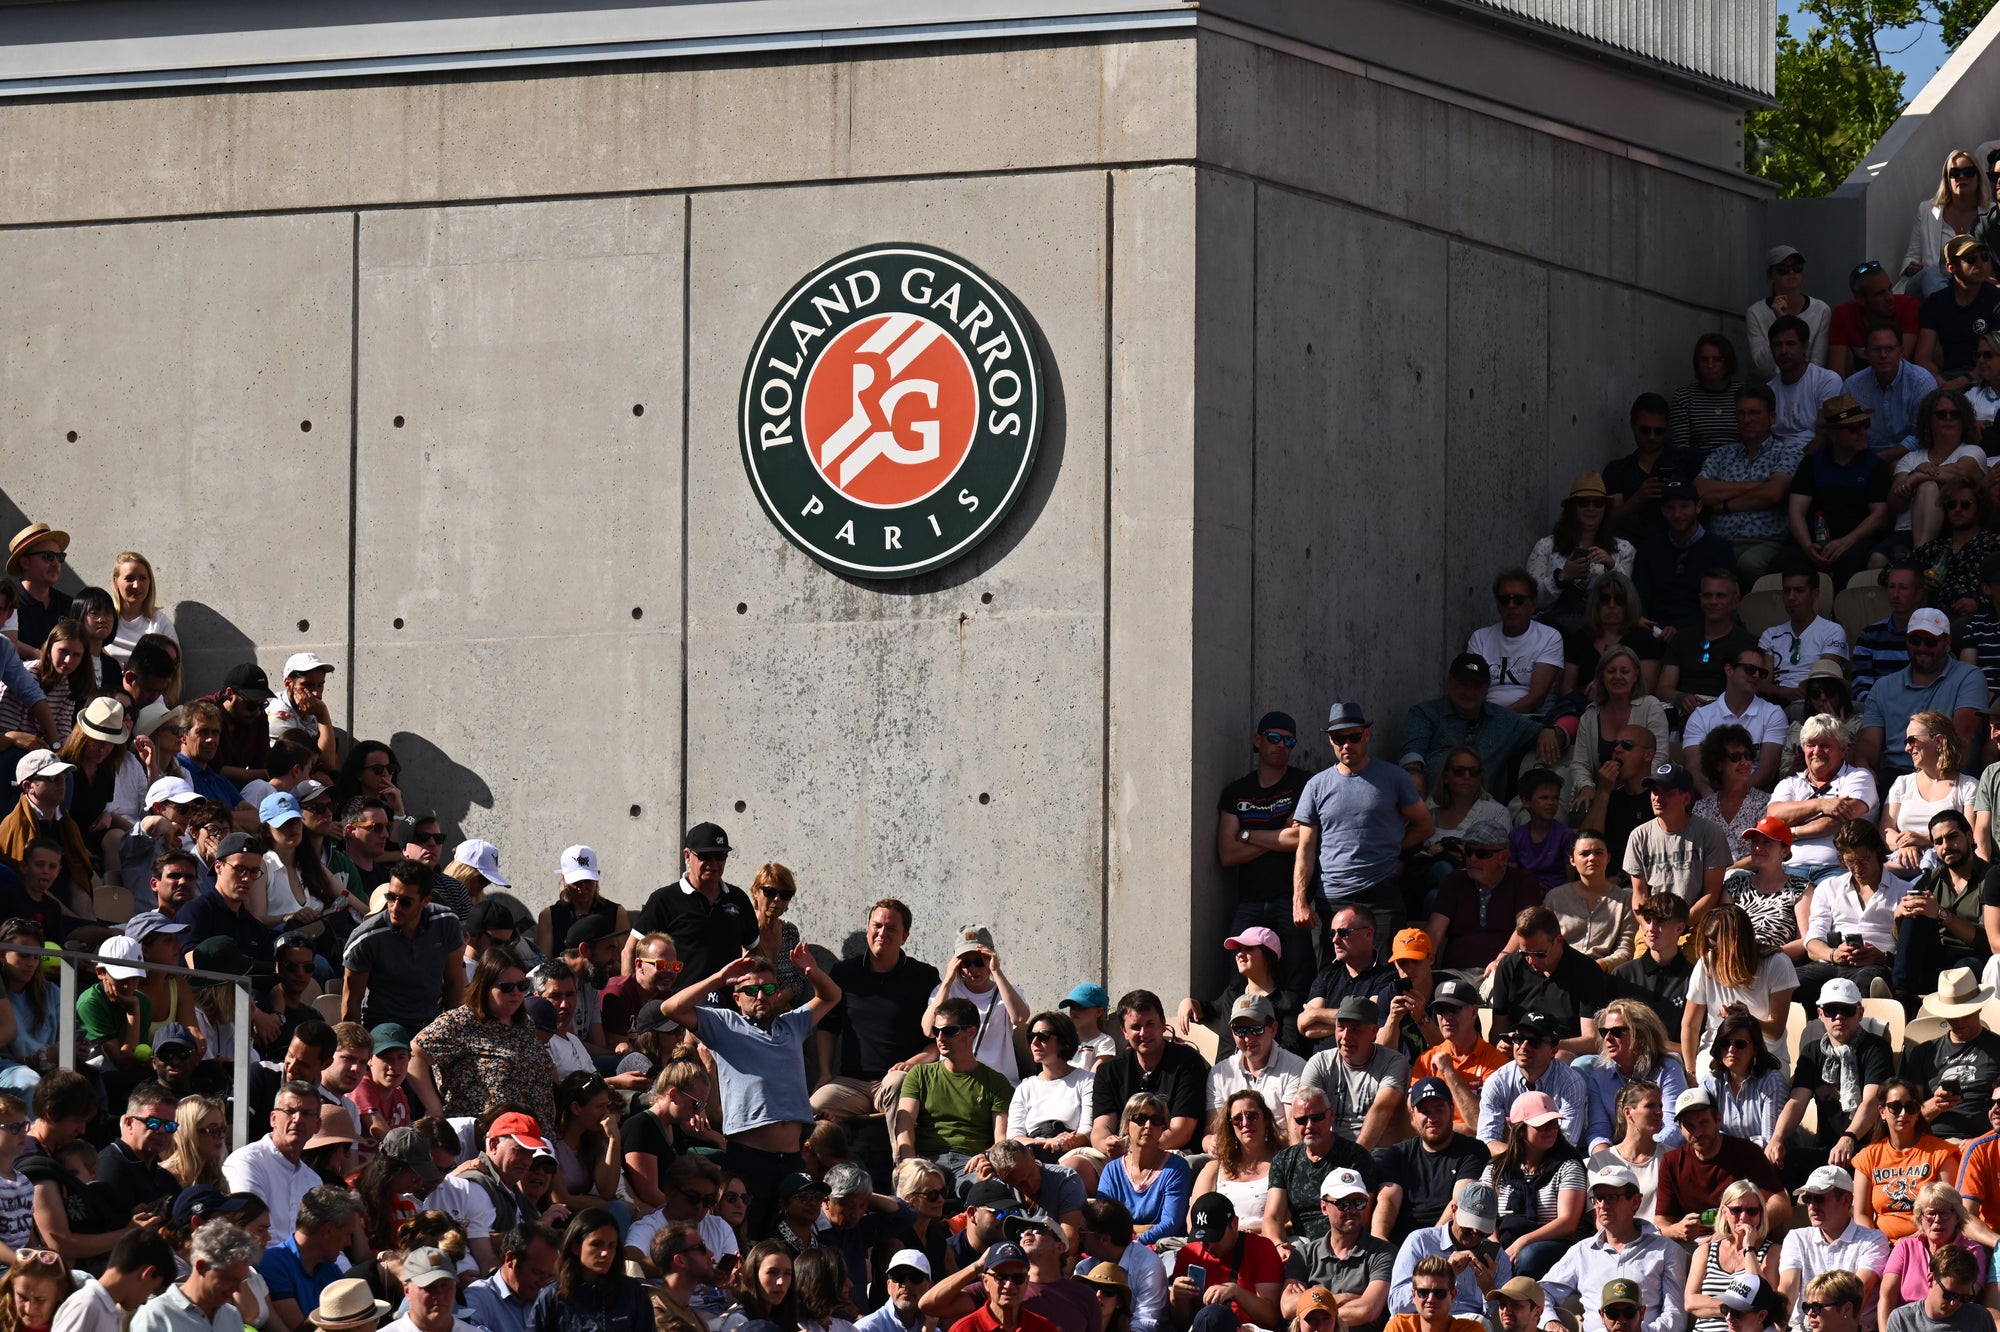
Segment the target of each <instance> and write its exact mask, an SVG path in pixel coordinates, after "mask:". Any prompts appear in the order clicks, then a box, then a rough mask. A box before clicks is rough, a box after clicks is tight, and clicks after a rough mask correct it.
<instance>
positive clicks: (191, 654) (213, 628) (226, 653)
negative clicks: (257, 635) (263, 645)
mask: <svg viewBox="0 0 2000 1332" xmlns="http://www.w3.org/2000/svg"><path fill="white" fill-rule="evenodd" d="M172 613H173V617H174V632H175V633H176V634H177V635H179V637H180V640H181V701H182V702H183V703H185V702H187V701H188V700H189V699H193V698H200V697H202V696H203V695H205V694H212V693H214V692H215V691H216V690H218V689H220V688H222V677H223V676H225V675H227V674H228V673H229V668H230V667H231V666H235V665H237V664H238V663H240V662H246V661H255V660H257V644H256V643H254V642H252V641H251V638H250V635H248V634H246V633H244V632H243V631H242V630H241V629H238V628H237V627H236V623H235V621H233V620H231V619H230V618H229V617H228V616H227V615H224V614H223V613H222V612H221V611H219V610H217V609H216V608H215V607H213V606H211V605H209V604H207V603H206V602H201V601H183V602H180V603H179V604H178V605H176V606H175V607H174V609H173V612H172Z"/></svg>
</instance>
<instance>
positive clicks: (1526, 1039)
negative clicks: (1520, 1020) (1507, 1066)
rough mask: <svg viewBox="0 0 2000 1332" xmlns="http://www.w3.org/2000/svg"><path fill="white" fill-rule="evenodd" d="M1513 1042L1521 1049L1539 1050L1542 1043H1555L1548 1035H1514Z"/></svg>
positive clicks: (1533, 955)
mask: <svg viewBox="0 0 2000 1332" xmlns="http://www.w3.org/2000/svg"><path fill="white" fill-rule="evenodd" d="M1528 956H1529V957H1546V956H1547V954H1545V953H1529V954H1528ZM1514 1042H1515V1044H1517V1045H1519V1046H1520V1047H1521V1048H1522V1049H1523V1050H1539V1049H1541V1048H1542V1047H1543V1046H1544V1045H1554V1044H1555V1041H1554V1040H1553V1039H1551V1038H1550V1037H1547V1036H1516V1037H1515V1038H1514Z"/></svg>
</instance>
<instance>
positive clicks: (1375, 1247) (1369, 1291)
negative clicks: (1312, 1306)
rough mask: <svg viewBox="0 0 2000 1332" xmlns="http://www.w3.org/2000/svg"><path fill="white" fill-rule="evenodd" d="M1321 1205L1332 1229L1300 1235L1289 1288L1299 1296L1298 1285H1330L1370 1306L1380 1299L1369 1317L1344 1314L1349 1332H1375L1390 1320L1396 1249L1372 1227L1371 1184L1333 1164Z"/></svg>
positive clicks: (1288, 1271)
mask: <svg viewBox="0 0 2000 1332" xmlns="http://www.w3.org/2000/svg"><path fill="white" fill-rule="evenodd" d="M1320 1211H1321V1212H1322V1213H1324V1214H1325V1216H1326V1219H1327V1233H1326V1234H1325V1235H1324V1236H1321V1237H1319V1238H1317V1239H1299V1240H1296V1241H1294V1243H1293V1245H1292V1254H1291V1257H1289V1258H1287V1259H1286V1260H1285V1289H1286V1293H1287V1294H1289V1295H1292V1296H1293V1297H1294V1298H1296V1290H1295V1289H1294V1288H1295V1287H1297V1288H1302V1289H1306V1290H1310V1289H1311V1288H1312V1287H1314V1286H1324V1287H1326V1289H1328V1290H1330V1291H1332V1292H1333V1293H1334V1294H1336V1295H1357V1296H1360V1297H1361V1303H1362V1304H1363V1306H1364V1307H1365V1306H1366V1305H1369V1304H1375V1307H1376V1308H1377V1309H1379V1310H1380V1312H1379V1313H1377V1314H1376V1316H1375V1317H1374V1318H1371V1319H1369V1320H1367V1321H1365V1322H1355V1323H1348V1322H1346V1320H1345V1319H1343V1320H1342V1324H1344V1329H1345V1332H1373V1330H1374V1329H1379V1328H1380V1327H1382V1326H1383V1324H1384V1323H1386V1322H1387V1321H1388V1317H1389V1279H1390V1277H1391V1276H1392V1275H1393V1274H1394V1271H1395V1267H1396V1251H1395V1250H1394V1249H1392V1248H1390V1247H1389V1246H1388V1244H1386V1243H1384V1242H1383V1241H1381V1240H1378V1239H1376V1238H1375V1237H1374V1236H1373V1235H1370V1234H1369V1233H1368V1228H1367V1224H1366V1223H1367V1220H1368V1186H1367V1183H1366V1182H1365V1181H1364V1180H1363V1179H1362V1178H1361V1175H1360V1172H1358V1171H1354V1170H1347V1169H1334V1170H1329V1171H1328V1172H1327V1175H1326V1179H1325V1180H1324V1181H1323V1182H1322V1183H1321V1185H1320ZM1376 1301H1380V1303H1376Z"/></svg>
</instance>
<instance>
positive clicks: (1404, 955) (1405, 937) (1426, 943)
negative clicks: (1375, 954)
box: [1389, 925, 1431, 962]
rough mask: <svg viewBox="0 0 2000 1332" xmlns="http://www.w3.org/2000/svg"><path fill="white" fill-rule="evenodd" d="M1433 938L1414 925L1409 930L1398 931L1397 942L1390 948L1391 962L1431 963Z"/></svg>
mask: <svg viewBox="0 0 2000 1332" xmlns="http://www.w3.org/2000/svg"><path fill="white" fill-rule="evenodd" d="M1430 955H1431V936H1430V935H1429V934H1427V933H1426V932H1424V931H1423V930H1420V929H1418V928H1416V927H1415V926H1414V925H1413V926H1411V927H1410V928H1409V929H1407V930H1397V931H1396V938H1395V941H1394V942H1393V943H1392V944H1391V945H1390V947H1389V960H1390V961H1391V962H1419V961H1429V960H1430Z"/></svg>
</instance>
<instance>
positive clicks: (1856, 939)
mask: <svg viewBox="0 0 2000 1332" xmlns="http://www.w3.org/2000/svg"><path fill="white" fill-rule="evenodd" d="M1840 941H1841V942H1842V943H1844V944H1852V945H1854V946H1855V947H1856V948H1859V947H1861V945H1862V944H1864V943H1866V942H1867V940H1865V939H1863V938H1862V937H1861V936H1860V935H1858V934H1843V935H1841V936H1840Z"/></svg>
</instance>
